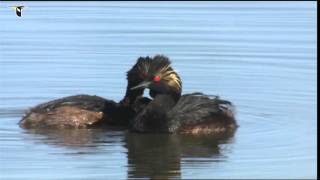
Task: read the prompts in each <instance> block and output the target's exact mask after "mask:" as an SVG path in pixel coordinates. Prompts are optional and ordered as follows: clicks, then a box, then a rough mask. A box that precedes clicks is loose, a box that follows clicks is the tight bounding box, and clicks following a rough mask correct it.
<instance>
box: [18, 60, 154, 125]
mask: <svg viewBox="0 0 320 180" xmlns="http://www.w3.org/2000/svg"><path fill="white" fill-rule="evenodd" d="M139 75H140V72H139V69H138V67H137V66H133V67H132V68H131V69H130V70H129V71H128V72H127V80H128V86H127V92H126V94H125V96H124V98H123V99H122V100H121V101H120V102H119V103H116V102H114V101H112V100H107V99H104V98H102V97H99V96H90V95H75V96H68V97H64V98H60V99H56V100H53V101H49V102H46V103H43V104H40V105H37V106H35V107H33V108H31V109H30V110H29V111H28V112H27V113H26V114H25V115H24V116H23V117H22V120H21V121H20V122H19V125H20V126H21V127H23V128H87V127H103V126H105V125H118V126H128V124H129V120H130V119H132V118H134V117H135V115H136V113H135V109H142V108H143V107H144V106H145V105H144V104H147V103H148V102H149V100H147V101H144V98H138V97H140V96H142V94H143V89H137V90H131V88H132V87H134V86H136V85H138V84H139V83H140V82H142V80H143V79H142V78H141V77H140V76H139ZM137 98H138V100H137V101H136V99H137ZM145 99H146V98H145ZM133 105H135V108H134V107H133Z"/></svg>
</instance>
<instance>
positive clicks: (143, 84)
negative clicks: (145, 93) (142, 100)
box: [130, 81, 151, 90]
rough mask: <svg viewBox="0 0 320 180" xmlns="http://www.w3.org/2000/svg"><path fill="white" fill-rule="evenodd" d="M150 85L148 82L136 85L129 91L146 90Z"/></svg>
mask: <svg viewBox="0 0 320 180" xmlns="http://www.w3.org/2000/svg"><path fill="white" fill-rule="evenodd" d="M150 84H151V82H149V81H146V82H142V83H140V84H138V85H137V86H134V87H132V88H130V90H135V89H142V88H147V87H149V85H150Z"/></svg>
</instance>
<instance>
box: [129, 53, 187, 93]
mask: <svg viewBox="0 0 320 180" xmlns="http://www.w3.org/2000/svg"><path fill="white" fill-rule="evenodd" d="M170 64H171V62H170V60H169V59H168V58H167V57H165V56H161V55H157V56H155V57H154V58H149V57H146V58H141V57H140V58H139V59H138V62H137V65H138V69H139V73H140V74H139V76H140V78H141V79H142V82H141V83H140V84H138V85H136V86H134V87H131V88H130V90H137V89H145V88H149V89H150V96H151V97H155V96H156V95H157V94H170V95H173V96H174V97H180V96H181V88H182V82H181V79H180V77H179V75H178V74H177V73H176V72H175V71H174V70H173V69H172V67H171V66H170Z"/></svg>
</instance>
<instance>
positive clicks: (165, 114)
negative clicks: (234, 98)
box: [131, 55, 237, 134]
mask: <svg viewBox="0 0 320 180" xmlns="http://www.w3.org/2000/svg"><path fill="white" fill-rule="evenodd" d="M135 66H137V67H139V68H138V69H140V71H139V72H140V76H139V77H140V78H142V79H143V81H142V82H141V83H140V84H139V85H137V86H135V87H132V88H131V90H133V91H137V90H140V93H142V92H141V91H143V90H144V89H145V88H148V89H150V92H149V94H150V96H151V97H152V98H153V100H152V101H151V100H150V102H149V103H148V104H147V105H145V107H144V108H140V109H139V110H138V111H139V112H137V116H136V117H135V118H134V119H133V120H132V121H131V129H132V130H133V131H138V132H166V133H176V132H179V133H190V134H226V133H229V132H234V130H235V129H236V127H237V125H236V121H235V119H234V112H233V109H234V108H233V105H232V103H231V102H229V101H226V100H222V99H220V98H219V97H217V96H208V95H204V94H202V93H192V94H185V95H182V96H181V90H182V82H181V79H180V77H179V75H178V74H177V73H176V72H175V71H174V70H173V69H172V67H171V66H170V61H169V59H168V58H167V57H165V56H161V55H157V56H155V57H153V58H150V57H145V58H139V60H138V61H137V64H136V65H135Z"/></svg>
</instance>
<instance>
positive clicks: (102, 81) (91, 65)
mask: <svg viewBox="0 0 320 180" xmlns="http://www.w3.org/2000/svg"><path fill="white" fill-rule="evenodd" d="M11 5H25V6H26V8H24V9H23V12H22V17H21V18H19V17H17V16H16V15H15V12H14V10H12V9H10V8H9V7H8V6H11ZM316 12H317V7H316V2H9V1H1V2H0V87H1V88H0V162H1V163H0V178H1V179H22V178H23V179H57V178H58V179H125V178H141V177H145V178H161V179H164V178H192V179H193V178H316V175H317V173H316V168H317V165H316V159H317V153H316V146H317V142H316V140H317V137H316V134H317V127H316V125H317V120H316V117H317V110H316V107H317V103H316V98H317V92H316V90H317V88H316V84H317V83H316V79H317V77H316V75H317V70H316V65H317V60H316V58H317V55H316V52H317V48H316V44H317V40H316V37H317V28H316V25H317V16H316ZM155 54H164V55H167V56H169V57H170V59H171V60H172V65H173V68H174V69H176V70H177V71H178V73H179V75H180V76H181V78H182V81H183V93H189V92H194V91H200V92H204V93H206V94H213V95H220V96H221V97H222V98H224V99H228V100H230V101H232V102H233V103H234V104H235V105H236V111H237V114H236V118H237V122H238V124H239V125H240V127H239V129H238V130H237V132H236V134H235V136H234V137H232V138H231V139H228V140H226V141H215V140H213V139H210V138H208V137H190V136H180V135H157V134H133V133H129V132H127V131H119V130H112V129H110V130H107V131H106V130H104V131H102V130H64V131H58V132H56V131H51V130H46V131H27V130H24V129H21V128H20V127H19V126H18V125H17V123H18V122H19V120H20V118H21V116H22V115H23V112H24V111H26V110H27V109H28V108H30V107H32V106H34V105H36V104H39V103H42V102H45V101H49V100H52V99H55V98H60V97H63V96H69V95H74V94H80V93H84V94H96V95H99V96H102V97H105V98H109V99H113V100H116V101H119V100H121V98H122V97H123V95H124V93H125V88H126V79H125V74H126V71H127V70H129V68H130V67H131V66H132V65H133V64H134V63H135V61H136V59H137V58H138V57H139V56H146V55H151V56H153V55H155Z"/></svg>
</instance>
